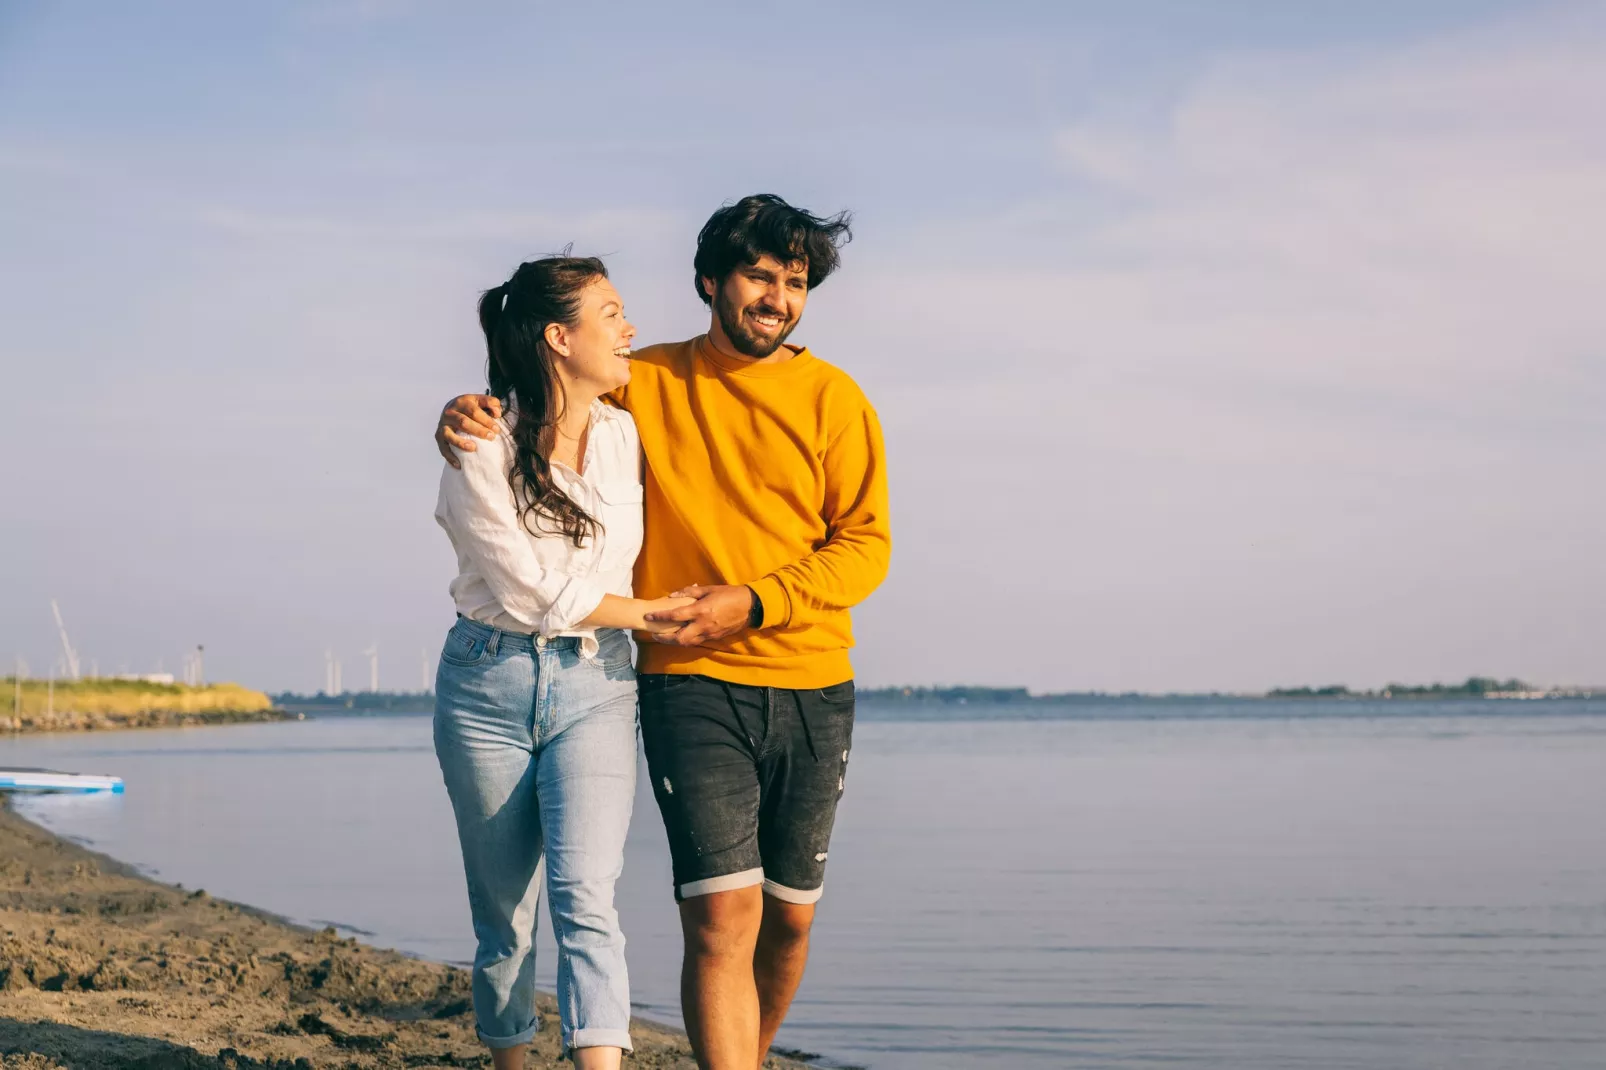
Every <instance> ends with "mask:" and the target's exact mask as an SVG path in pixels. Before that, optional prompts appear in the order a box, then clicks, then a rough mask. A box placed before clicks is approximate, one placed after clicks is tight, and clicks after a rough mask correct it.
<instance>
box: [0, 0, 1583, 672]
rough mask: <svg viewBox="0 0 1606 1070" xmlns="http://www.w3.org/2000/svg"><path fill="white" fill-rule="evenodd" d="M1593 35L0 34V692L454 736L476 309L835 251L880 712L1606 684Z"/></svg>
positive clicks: (371, 19) (666, 21)
mask: <svg viewBox="0 0 1606 1070" xmlns="http://www.w3.org/2000/svg"><path fill="white" fill-rule="evenodd" d="M1603 112H1606V5H1602V4H1599V3H1592V4H1576V3H1563V4H1556V5H1547V4H1542V3H1509V2H1494V0H1455V2H1449V0H1415V2H1411V3H1399V2H1398V0H1392V2H1388V3H1383V2H1372V0H1346V2H1342V3H1341V2H1336V0H1333V2H1328V0H1306V2H1302V3H1299V4H1288V3H1285V2H1280V0H1262V2H1247V0H1217V2H1213V3H1211V4H1208V5H1206V4H1197V3H1193V2H1190V0H1174V2H1160V0H1135V2H1126V3H1121V4H1114V3H1104V4H1092V3H1018V2H1017V3H1011V2H993V3H989V4H944V3H920V4H915V3H866V2H859V3H851V4H850V3H829V2H827V3H815V4H810V5H804V6H788V5H778V4H777V5H769V4H759V3H749V4H745V5H737V4H676V5H664V4H653V3H639V4H637V3H616V4H611V5H607V6H601V5H580V4H569V5H556V4H539V3H528V4H491V3H483V4H474V5H447V4H422V3H418V4H415V3H405V2H385V0H366V2H358V0H351V2H331V3H323V4H296V3H286V4H275V5H217V4H204V3H197V4H162V3H158V4H153V5H140V6H139V7H138V8H137V9H136V8H135V7H132V6H129V5H117V4H98V5H97V4H74V5H55V4H48V3H44V2H37V3H33V2H23V3H19V2H15V0H0V425H3V426H4V427H5V428H6V439H5V441H6V449H5V450H4V451H3V452H0V492H3V493H0V657H3V658H7V659H10V658H12V657H20V658H23V659H25V661H26V664H27V667H28V669H29V671H30V672H32V673H34V674H36V675H43V674H45V673H46V672H47V671H49V669H50V667H51V665H52V663H53V662H54V661H55V660H56V659H57V658H58V657H59V646H58V644H57V642H56V638H55V632H54V625H53V623H52V618H51V615H50V600H51V599H52V598H54V599H57V600H58V602H59V604H60V606H61V609H62V613H63V615H64V617H65V620H66V623H67V626H68V628H69V631H70V633H71V636H72V641H73V643H74V645H75V646H76V647H77V648H78V649H79V651H80V653H81V655H82V657H83V661H84V665H85V668H86V669H87V668H89V667H90V665H91V663H93V664H94V665H95V666H96V667H98V668H99V670H100V671H102V672H111V671H142V672H143V671H153V670H155V669H157V668H158V666H160V667H162V668H165V669H166V670H167V671H174V670H177V669H178V668H179V666H180V664H181V659H182V658H183V656H184V652H185V651H187V650H189V649H191V648H193V647H194V646H195V645H196V644H204V645H205V648H206V658H207V661H206V673H207V676H208V677H210V678H212V679H232V680H238V681H240V682H242V683H246V684H248V685H252V686H256V687H261V688H265V689H270V690H279V689H296V690H315V689H317V688H318V687H320V686H321V685H322V684H323V680H324V657H325V651H326V650H333V651H334V652H335V654H336V655H337V656H338V657H339V658H340V659H341V660H342V663H343V666H344V679H345V682H346V684H347V685H348V686H351V685H353V684H357V685H366V683H367V680H368V661H367V659H366V658H365V657H364V656H363V655H362V653H361V652H362V651H364V650H365V649H368V648H369V647H370V646H371V645H374V644H377V647H378V650H379V652H380V653H379V669H380V683H381V685H382V686H383V687H385V688H390V689H416V688H418V687H419V686H420V684H421V681H422V680H423V679H425V677H426V674H427V673H430V674H432V672H433V668H432V666H433V660H434V657H435V655H436V653H437V652H438V650H439V645H440V642H441V639H442V636H443V634H444V632H445V630H446V628H447V627H448V626H449V624H450V622H451V617H452V608H451V602H450V599H449V598H448V596H447V593H446V587H447V584H448V582H449V581H450V580H451V578H452V575H453V558H452V555H451V552H450V548H449V546H448V544H447V541H446V538H445V535H444V534H443V533H442V532H441V531H440V530H439V528H438V527H437V526H436V524H435V522H434V520H433V517H432V511H433V506H434V501H435V493H436V486H437V482H438V479H439V473H440V466H441V461H440V459H439V457H438V455H437V454H436V453H435V451H434V447H433V444H432V443H431V441H430V434H431V430H432V428H433V426H434V422H435V418H436V414H437V412H438V411H439V409H440V407H441V405H442V404H443V403H444V402H445V401H446V400H447V399H448V398H450V397H451V396H453V395H455V394H458V393H462V392H467V391H473V390H476V389H479V388H480V387H481V386H482V385H483V374H484V373H483V364H484V349H483V340H482V337H481V336H480V335H479V332H478V327H477V324H476V320H475V315H474V302H475V299H476V297H477V294H478V292H479V291H481V290H483V289H485V288H487V287H489V286H492V285H494V284H496V283H498V282H500V281H501V280H502V279H504V278H505V277H506V276H507V275H508V274H509V272H510V271H511V269H512V268H513V267H514V266H516V265H517V263H518V262H519V261H521V260H524V259H529V258H532V257H535V256H538V255H542V254H546V253H550V252H553V251H555V250H557V249H560V248H562V247H563V246H565V245H568V244H569V243H571V242H572V243H573V244H574V247H575V249H576V250H577V251H579V252H583V253H598V254H602V255H604V256H605V257H606V258H607V260H608V263H609V265H610V268H611V270H612V273H613V276H614V279H615V282H616V283H617V285H618V286H619V288H620V290H621V292H622V293H623V294H624V296H625V299H626V303H627V305H628V307H629V312H630V315H631V318H632V319H633V321H634V322H635V323H636V325H637V326H638V328H639V329H640V332H641V333H640V337H639V339H638V342H640V343H645V342H651V341H657V340H662V341H671V340H679V339H683V338H687V337H690V336H692V335H695V334H697V333H700V332H701V331H703V330H704V329H706V326H707V314H706V312H705V310H704V308H703V306H702V304H701V303H700V302H699V301H698V300H697V298H696V296H695V294H694V291H693V289H692V273H691V257H692V251H693V248H694V243H695V237H696V233H697V230H698V228H699V227H700V226H701V225H702V223H703V221H704V220H705V219H706V218H707V216H708V215H709V213H711V212H712V211H713V210H714V209H715V208H717V207H719V206H720V205H721V204H723V203H726V202H728V201H731V200H733V199H735V198H737V197H740V196H742V195H744V194H747V193H754V192H774V193H779V194H781V195H782V196H784V197H786V198H788V199H789V200H791V201H792V202H793V203H796V204H800V205H803V206H806V207H809V208H811V209H814V210H816V211H820V212H834V211H836V210H838V209H843V208H849V209H852V210H853V212H854V213H855V219H856V226H855V237H854V241H853V242H852V244H851V245H849V246H848V247H847V249H846V250H845V252H844V259H843V267H842V269H841V271H840V272H839V274H838V275H836V276H834V277H832V278H831V279H830V280H829V281H828V282H827V283H826V284H825V285H823V286H821V287H820V288H819V289H818V290H817V291H816V292H815V293H814V294H813V295H812V296H811V298H810V301H809V305H808V309H807V312H806V313H805V316H804V319H803V322H802V324H801V326H800V327H799V328H798V331H797V333H796V334H795V335H794V336H793V340H794V341H798V342H803V343H805V344H807V345H809V346H810V348H811V349H813V350H814V351H815V352H816V353H817V354H818V355H820V356H821V357H823V358H824V359H826V360H828V361H831V362H833V363H835V364H837V365H839V366H841V367H842V368H844V369H846V370H847V371H848V372H849V373H850V374H852V375H853V376H854V377H855V379H857V380H858V381H859V383H860V384H861V385H862V386H863V387H864V389H865V390H866V392H867V393H868V394H869V396H870V398H871V400H872V402H873V403H874V404H875V406H876V408H877V410H878V412H879V413H880V415H881V418H882V421H883V424H884V427H885V431H886V436H887V449H888V459H889V471H890V475H891V481H892V521H893V531H894V554H893V565H892V570H891V573H890V575H889V577H888V579H887V581H886V583H885V584H884V586H883V587H882V588H881V590H880V591H878V592H877V593H876V594H875V595H874V596H873V597H872V598H871V600H870V601H869V602H867V603H866V604H865V605H863V606H862V607H860V608H859V609H858V610H857V611H856V613H855V625H856V631H857V635H858V644H859V645H858V649H857V650H856V652H855V663H856V668H857V672H858V675H859V680H860V682H861V683H862V684H865V685H892V684H989V685H1000V686H1026V687H1030V688H1032V689H1034V690H1036V691H1063V690H1078V691H1079V690H1111V691H1126V690H1143V691H1172V690H1189V691H1192V690H1229V691H1242V690H1247V691H1253V690H1260V689H1264V688H1267V687H1273V686H1279V685H1293V684H1305V683H1310V684H1326V683H1335V682H1343V683H1347V684H1349V685H1351V686H1355V687H1364V686H1377V685H1381V684H1383V683H1385V682H1388V681H1405V682H1427V681H1432V680H1455V679H1462V678H1465V677H1467V676H1469V675H1473V674H1478V675H1497V676H1501V677H1508V676H1518V677H1521V678H1523V679H1526V680H1529V681H1532V682H1536V683H1543V684H1606V553H1603V552H1602V549H1603V547H1606V494H1603V493H1602V492H1601V490H1600V484H1601V481H1602V472H1603V468H1606V464H1603V462H1606V420H1603V418H1602V417H1603V416H1606V301H1601V300H1600V299H1599V295H1598V291H1599V289H1600V277H1601V271H1600V267H1599V258H1600V250H1601V249H1602V248H1603V247H1606V196H1603V195H1602V194H1603V191H1606V126H1603V125H1602V124H1601V122H1600V116H1601V114H1602V113H1603Z"/></svg>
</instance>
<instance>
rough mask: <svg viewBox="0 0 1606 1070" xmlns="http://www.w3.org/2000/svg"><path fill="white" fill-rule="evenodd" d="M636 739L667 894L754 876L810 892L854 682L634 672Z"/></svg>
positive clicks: (849, 729) (840, 783) (683, 894)
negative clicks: (777, 683) (812, 683)
mask: <svg viewBox="0 0 1606 1070" xmlns="http://www.w3.org/2000/svg"><path fill="white" fill-rule="evenodd" d="M638 685H639V687H640V695H641V740H642V745H643V748H644V749H645V750H646V752H647V769H648V771H649V772H650V773H651V774H652V791H653V795H654V796H655V797H656V798H657V799H658V811H659V813H660V814H662V815H663V819H664V830H665V831H666V832H667V833H668V834H669V853H670V857H671V859H672V861H673V863H674V870H675V898H676V899H677V900H679V899H687V898H690V897H692V896H697V895H707V894H709V893H711V892H722V891H728V890H731V889H734V888H747V887H751V886H752V885H755V884H762V885H763V886H764V891H765V892H766V893H767V894H769V895H772V896H774V897H775V898H777V899H781V900H784V901H786V902H789V903H813V902H815V901H817V900H818V899H819V898H820V893H821V892H822V891H823V890H824V887H825V857H826V852H827V851H828V850H829V848H830V843H831V826H832V824H833V823H834V822H835V820H836V804H837V800H838V799H839V798H841V797H842V789H843V787H844V786H845V784H846V777H847V769H848V751H849V750H850V749H851V748H852V743H853V682H852V681H851V680H850V681H848V682H846V683H841V684H836V685H834V686H832V687H824V688H811V689H808V690H802V691H794V690H790V689H787V688H784V687H749V686H746V685H744V684H730V683H725V682H724V681H722V680H714V679H711V678H709V677H706V676H673V675H664V674H645V675H642V676H640V677H638Z"/></svg>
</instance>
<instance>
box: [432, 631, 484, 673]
mask: <svg viewBox="0 0 1606 1070" xmlns="http://www.w3.org/2000/svg"><path fill="white" fill-rule="evenodd" d="M490 646H491V641H490V639H489V638H487V637H486V636H483V635H479V634H478V633H476V632H473V631H470V630H468V629H467V628H461V627H454V628H453V629H452V630H451V631H449V632H447V633H446V645H445V646H443V647H442V648H441V660H442V661H444V662H445V663H446V664H448V665H456V666H458V667H459V668H463V669H471V668H473V667H474V666H476V665H479V664H480V663H482V662H483V661H484V660H485V656H486V653H487V651H489V650H490Z"/></svg>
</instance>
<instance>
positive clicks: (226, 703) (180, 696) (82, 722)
mask: <svg viewBox="0 0 1606 1070" xmlns="http://www.w3.org/2000/svg"><path fill="white" fill-rule="evenodd" d="M280 716H281V714H280V713H279V712H278V711H276V710H275V709H274V708H273V702H272V700H270V699H269V698H268V696H267V695H264V694H263V693H262V692H260V691H252V690H250V689H249V688H244V687H241V686H239V685H238V684H209V685H207V686H205V687H190V686H188V685H187V684H151V683H145V682H143V681H137V680H107V679H88V680H57V681H56V682H55V683H54V684H51V683H50V682H48V681H45V680H23V681H22V686H21V688H20V689H19V688H18V686H17V681H16V679H15V678H14V677H7V678H6V679H5V681H4V683H3V684H0V728H9V729H11V730H13V731H23V732H60V731H85V730H91V729H102V728H147V727H157V726H163V725H182V724H220V723H224V722H228V721H265V720H277V719H278V718H279V717H280Z"/></svg>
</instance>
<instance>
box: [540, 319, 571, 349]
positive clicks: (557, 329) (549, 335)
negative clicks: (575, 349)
mask: <svg viewBox="0 0 1606 1070" xmlns="http://www.w3.org/2000/svg"><path fill="white" fill-rule="evenodd" d="M542 333H543V334H545V335H546V344H547V346H548V348H550V349H551V350H552V351H553V352H554V353H557V354H558V355H559V356H564V357H567V356H570V355H571V354H570V353H569V332H568V330H567V328H565V327H564V326H563V324H561V323H549V324H547V325H546V330H545V331H544V332H542Z"/></svg>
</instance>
